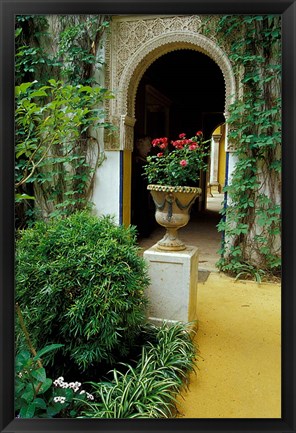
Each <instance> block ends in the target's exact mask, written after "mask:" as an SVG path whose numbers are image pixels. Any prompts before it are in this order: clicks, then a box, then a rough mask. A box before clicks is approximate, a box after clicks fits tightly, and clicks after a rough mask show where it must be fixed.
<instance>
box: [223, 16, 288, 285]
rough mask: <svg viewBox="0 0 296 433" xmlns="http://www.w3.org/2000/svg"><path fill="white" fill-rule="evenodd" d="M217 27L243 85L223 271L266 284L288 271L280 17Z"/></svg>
mask: <svg viewBox="0 0 296 433" xmlns="http://www.w3.org/2000/svg"><path fill="white" fill-rule="evenodd" d="M216 24H217V26H216V31H217V38H218V39H219V40H220V39H221V38H222V39H223V40H224V43H225V44H226V46H227V50H228V55H229V58H230V60H231V62H232V64H233V69H234V73H235V76H236V79H237V84H238V94H237V95H236V96H237V98H236V102H235V103H234V104H232V105H231V106H230V113H229V114H230V115H229V118H228V128H229V136H228V139H229V141H230V142H231V143H233V144H234V146H235V149H236V150H235V152H234V155H235V158H236V165H235V169H234V172H233V174H232V177H231V179H230V182H229V184H228V185H227V186H226V187H225V192H226V194H227V196H228V200H227V207H225V208H224V209H223V210H222V215H223V218H222V220H221V222H220V223H219V225H218V230H219V231H221V232H223V233H224V241H223V245H222V248H221V250H220V254H221V259H220V260H219V262H218V264H217V265H218V267H219V268H220V270H222V271H226V272H230V273H232V274H236V275H239V276H243V275H244V276H248V275H252V276H254V277H256V278H257V280H260V278H261V276H262V274H271V273H272V274H275V275H277V274H278V273H279V271H280V265H281V260H280V252H281V244H280V232H281V218H280V215H281V206H280V192H281V191H280V190H281V22H280V17H279V16H276V15H265V16H257V15H252V16H246V15H244V16H239V15H231V16H223V17H219V19H218V20H217V23H216ZM222 35H223V36H222Z"/></svg>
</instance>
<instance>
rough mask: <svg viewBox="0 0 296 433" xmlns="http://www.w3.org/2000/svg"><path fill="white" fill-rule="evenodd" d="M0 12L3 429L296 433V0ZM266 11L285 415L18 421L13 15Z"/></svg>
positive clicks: (122, 3) (72, 2) (73, 0)
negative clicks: (275, 143) (275, 118)
mask: <svg viewBox="0 0 296 433" xmlns="http://www.w3.org/2000/svg"><path fill="white" fill-rule="evenodd" d="M0 4H1V9H0V14H1V15H0V16H1V41H0V49H1V76H0V78H1V79H0V83H1V128H0V132H1V155H0V164H1V171H0V173H1V174H0V175H1V183H0V191H1V196H0V199H1V207H0V215H1V218H0V224H1V253H0V258H1V260H0V276H1V287H0V289H1V299H0V308H1V314H0V327H1V328H0V331H1V336H0V357H1V367H0V386H1V390H0V393H1V394H0V431H1V432H3V433H4V432H5V433H12V432H22V433H25V432H38V433H43V432H50V431H54V432H59V433H62V432H64V431H65V432H66V431H67V432H68V431H70V432H87V431H90V432H114V433H116V432H138V433H140V432H141V433H144V432H154V433H157V432H171V431H175V430H176V431H182V432H183V431H184V432H185V431H186V432H187V431H188V432H191V431H192V432H193V431H194V432H208V433H216V432H222V431H225V432H235V433H239V432H248V433H249V432H253V433H254V432H265V433H271V432H273V431H276V432H282V433H288V432H295V431H296V430H295V415H294V413H296V410H295V409H296V408H295V319H294V311H296V308H295V295H294V286H295V268H296V266H295V263H296V261H295V258H296V257H295V245H296V239H295V224H294V220H295V170H294V167H296V159H295V144H296V137H295V123H296V111H295V101H296V91H295V88H296V86H295V83H296V76H295V54H296V43H295V42H296V30H295V29H296V5H295V0H293V1H291V0H290V1H288V0H277V1H276V0H259V1H257V0H249V1H244V0H240V1H237V0H230V1H229V0H228V1H223V0H204V1H198V0H195V1H194V0H185V1H184V2H179V1H177V0H176V1H175V0H161V1H158V0H152V1H146V0H144V1H141V0H133V1H126V0H117V1H116V0H109V1H100V0H86V1H84V2H81V1H78V0H63V1H47V0H43V1H42V2H39V1H34V0H32V1H20V0H19V1H14V0H0ZM65 13H66V14H86V13H93V14H102V13H108V14H144V13H148V14H151V13H153V14H178V13H179V14H184V13H185V14H187V13H194V14H265V13H274V14H281V15H282V43H283V61H282V64H283V75H282V98H283V112H282V114H283V130H282V131H283V188H282V192H283V195H282V210H283V212H282V221H283V229H282V234H283V242H282V247H283V259H282V264H283V275H282V341H283V348H282V418H281V419H269V418H268V419H237V418H235V419H172V420H155V419H154V420H153V419H151V420H150V419H147V420H142V421H141V420H95V419H89V420H75V419H69V420H66V419H53V420H42V419H14V338H13V328H14V16H15V14H65Z"/></svg>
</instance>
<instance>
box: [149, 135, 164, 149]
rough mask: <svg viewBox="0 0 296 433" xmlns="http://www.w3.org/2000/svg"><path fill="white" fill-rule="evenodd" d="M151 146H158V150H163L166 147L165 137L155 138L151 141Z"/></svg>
mask: <svg viewBox="0 0 296 433" xmlns="http://www.w3.org/2000/svg"><path fill="white" fill-rule="evenodd" d="M152 146H153V147H156V146H158V147H159V148H160V149H165V148H166V147H167V146H168V139H167V137H163V138H155V139H154V140H152Z"/></svg>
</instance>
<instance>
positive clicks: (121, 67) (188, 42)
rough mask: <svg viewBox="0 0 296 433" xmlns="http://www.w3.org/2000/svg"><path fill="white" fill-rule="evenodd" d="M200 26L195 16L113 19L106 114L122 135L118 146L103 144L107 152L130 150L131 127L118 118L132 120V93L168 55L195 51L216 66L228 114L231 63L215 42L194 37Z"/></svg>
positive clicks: (232, 84)
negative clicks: (111, 92) (110, 93)
mask: <svg viewBox="0 0 296 433" xmlns="http://www.w3.org/2000/svg"><path fill="white" fill-rule="evenodd" d="M200 24H201V18H200V17H199V16H197V15H193V16H190V15H184V16H161V17H159V16H158V17H152V16H147V17H118V18H114V20H113V22H112V27H111V32H110V36H109V40H108V42H107V47H106V79H105V84H106V87H108V88H109V89H111V90H112V91H113V92H114V93H115V95H116V97H115V99H113V100H110V102H109V103H108V106H107V107H106V112H107V116H108V118H109V119H111V118H113V119H116V118H117V119H118V121H119V122H117V123H119V124H120V128H123V129H124V131H122V130H121V131H120V134H119V139H120V140H119V141H120V143H118V140H115V141H114V140H113V143H112V141H109V142H108V141H107V142H106V143H105V144H106V147H107V148H110V149H124V148H129V149H130V148H131V149H132V147H130V146H132V143H131V141H130V140H132V135H133V134H132V132H131V131H130V128H132V129H133V125H131V124H127V123H126V122H123V121H120V119H121V116H127V117H128V118H130V119H134V115H135V99H136V93H137V88H138V85H139V82H140V80H141V78H142V76H143V74H144V73H145V71H146V70H147V68H148V67H149V66H150V65H151V64H152V63H153V62H154V61H155V60H157V59H158V58H159V57H161V56H162V55H164V54H167V53H169V52H171V51H175V50H182V49H191V50H195V51H199V52H202V53H204V54H206V55H207V56H209V57H210V58H211V59H212V60H213V61H215V62H216V63H217V65H218V66H219V67H220V69H221V71H222V74H223V77H224V81H225V111H226V112H228V106H229V104H231V103H232V102H233V100H234V98H235V78H234V75H233V72H232V67H231V63H230V61H229V59H228V57H227V56H226V54H225V53H224V52H223V51H222V49H221V48H220V47H219V46H218V45H217V44H216V42H215V41H213V40H212V39H209V38H208V37H206V36H204V35H202V34H200V33H198V30H197V29H198V28H199V27H200ZM195 29H196V30H195ZM134 121H135V119H134ZM122 140H124V141H122ZM125 146H127V147H125Z"/></svg>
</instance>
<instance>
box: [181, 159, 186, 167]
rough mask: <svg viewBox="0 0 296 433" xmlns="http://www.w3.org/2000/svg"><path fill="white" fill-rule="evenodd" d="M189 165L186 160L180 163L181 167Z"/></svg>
mask: <svg viewBox="0 0 296 433" xmlns="http://www.w3.org/2000/svg"><path fill="white" fill-rule="evenodd" d="M187 164H188V162H187V161H186V159H182V160H181V161H180V165H181V166H182V167H186V165H187Z"/></svg>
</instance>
